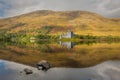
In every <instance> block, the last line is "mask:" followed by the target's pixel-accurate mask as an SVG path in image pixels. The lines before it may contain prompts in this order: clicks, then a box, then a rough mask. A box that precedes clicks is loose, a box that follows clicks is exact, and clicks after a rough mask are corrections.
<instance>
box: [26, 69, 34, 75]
mask: <svg viewBox="0 0 120 80" xmlns="http://www.w3.org/2000/svg"><path fill="white" fill-rule="evenodd" d="M24 72H25V73H26V74H32V73H33V71H32V70H30V69H28V68H25V69H24Z"/></svg>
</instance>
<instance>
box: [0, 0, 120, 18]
mask: <svg viewBox="0 0 120 80" xmlns="http://www.w3.org/2000/svg"><path fill="white" fill-rule="evenodd" d="M36 10H57V11H62V10H64V11H65V10H85V11H91V12H96V13H99V14H101V15H103V16H106V17H117V18H120V0H0V18H3V17H11V16H16V15H20V14H24V13H28V12H31V11H36Z"/></svg>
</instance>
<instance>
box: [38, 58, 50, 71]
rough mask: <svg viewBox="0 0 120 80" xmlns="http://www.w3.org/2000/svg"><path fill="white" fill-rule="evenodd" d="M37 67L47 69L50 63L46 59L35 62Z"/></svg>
mask: <svg viewBox="0 0 120 80" xmlns="http://www.w3.org/2000/svg"><path fill="white" fill-rule="evenodd" d="M37 68H38V69H39V70H48V69H50V68H51V65H50V64H49V63H48V62H47V61H46V60H42V61H40V62H39V63H38V64H37Z"/></svg>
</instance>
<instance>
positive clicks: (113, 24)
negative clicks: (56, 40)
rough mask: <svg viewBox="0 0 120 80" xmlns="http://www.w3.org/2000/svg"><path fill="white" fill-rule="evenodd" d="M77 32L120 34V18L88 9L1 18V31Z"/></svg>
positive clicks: (38, 12)
mask: <svg viewBox="0 0 120 80" xmlns="http://www.w3.org/2000/svg"><path fill="white" fill-rule="evenodd" d="M68 30H71V31H74V32H75V33H76V34H82V35H87V34H89V35H97V36H103V35H104V36H107V35H113V36H120V19H109V18H105V17H102V16H101V15H98V14H96V13H91V12H87V11H49V10H40V11H35V12H31V13H28V14H23V15H20V16H16V17H11V18H6V19H1V20H0V32H1V33H2V32H6V33H26V34H34V35H37V34H53V35H54V34H55V35H56V34H60V33H64V32H66V31H68Z"/></svg>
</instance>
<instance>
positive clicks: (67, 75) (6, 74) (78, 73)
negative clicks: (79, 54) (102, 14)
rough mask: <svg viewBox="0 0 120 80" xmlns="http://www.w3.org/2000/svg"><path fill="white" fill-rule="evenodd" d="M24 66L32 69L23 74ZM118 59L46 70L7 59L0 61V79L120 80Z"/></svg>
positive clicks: (119, 62)
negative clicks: (30, 72) (90, 64)
mask: <svg viewBox="0 0 120 80" xmlns="http://www.w3.org/2000/svg"><path fill="white" fill-rule="evenodd" d="M24 68H29V69H31V70H33V74H30V75H25V73H24V72H23V70H24ZM119 75H120V61H106V62H104V63H102V64H99V65H97V66H94V67H89V68H52V69H50V70H48V71H47V72H43V71H38V70H37V69H36V68H33V67H29V66H25V65H22V64H17V63H14V62H9V61H3V60H1V61H0V80H120V76H119Z"/></svg>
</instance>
